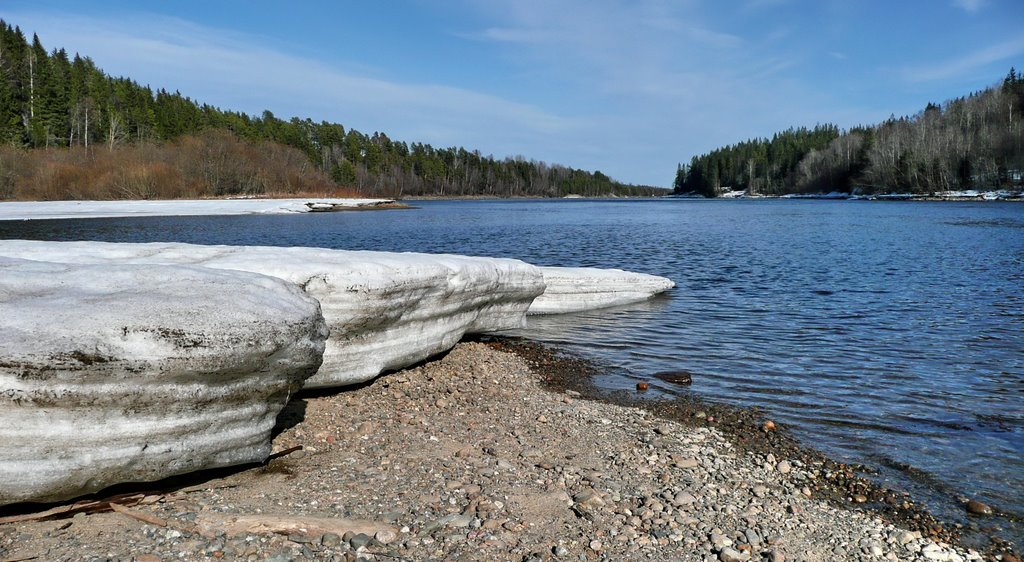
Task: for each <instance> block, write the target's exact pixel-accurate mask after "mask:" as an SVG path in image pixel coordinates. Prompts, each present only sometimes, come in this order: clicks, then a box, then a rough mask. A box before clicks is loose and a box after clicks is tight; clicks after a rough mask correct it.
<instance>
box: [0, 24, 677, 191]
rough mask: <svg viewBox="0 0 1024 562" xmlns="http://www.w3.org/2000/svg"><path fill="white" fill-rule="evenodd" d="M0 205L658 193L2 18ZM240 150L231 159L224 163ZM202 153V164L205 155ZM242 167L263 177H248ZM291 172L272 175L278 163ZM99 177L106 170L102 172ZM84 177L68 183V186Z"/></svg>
mask: <svg viewBox="0 0 1024 562" xmlns="http://www.w3.org/2000/svg"><path fill="white" fill-rule="evenodd" d="M0 146H2V147H3V148H2V150H0V199H37V198H46V199H69V198H80V197H97V198H125V197H140V196H141V197H173V196H177V195H175V194H178V193H180V194H182V196H208V195H237V194H248V195H259V194H266V193H270V192H281V193H295V192H296V190H298V191H317V192H335V191H337V190H343V191H346V192H350V193H360V194H365V195H369V196H382V197H403V196H417V195H426V196H446V197H461V196H488V197H523V196H533V197H562V196H566V195H582V196H604V195H613V196H649V195H662V194H665V193H667V192H668V190H664V189H661V188H656V187H650V186H637V185H630V184H624V183H621V182H619V181H616V180H614V179H612V178H610V177H608V176H607V175H605V174H602V173H601V172H599V171H594V172H590V171H585V170H579V169H574V168H570V167H567V166H561V165H557V164H547V163H545V162H541V161H536V160H529V159H526V158H524V157H521V156H520V157H513V158H503V159H498V158H495V157H494V156H490V155H488V156H485V155H483V154H481V153H480V152H479V151H476V150H467V149H465V148H461V147H449V148H435V147H433V146H431V145H430V144H425V143H417V142H413V143H407V142H404V141H398V140H392V139H391V138H389V137H388V136H387V135H386V134H384V133H380V132H375V133H373V134H372V135H367V134H364V133H361V132H359V131H357V130H355V129H346V128H345V127H344V126H343V125H340V124H338V123H329V122H326V121H320V122H314V121H313V120H312V119H308V118H307V119H299V118H297V117H293V118H291V119H289V120H284V119H280V118H278V117H276V116H274V114H273V113H272V112H270V111H264V112H263V114H262V115H260V116H258V117H257V116H250V115H248V114H245V113H241V112H235V111H227V110H222V109H219V108H217V107H213V106H211V105H208V104H201V103H199V102H197V101H194V100H192V99H191V98H189V97H187V96H184V95H182V94H181V93H179V92H173V93H172V92H168V91H167V90H165V89H157V90H155V91H154V90H153V89H152V88H150V87H149V86H142V85H140V84H138V83H136V82H135V81H133V80H131V79H130V78H114V77H111V76H108V75H107V74H105V73H104V72H103V71H102V70H101V69H99V68H98V67H97V66H96V64H95V63H94V62H93V61H92V60H91V59H90V58H89V57H87V56H81V55H79V54H75V55H74V56H73V57H72V56H69V55H68V53H67V51H65V50H64V49H53V50H51V51H47V50H46V49H45V48H44V47H43V44H42V42H41V41H40V39H39V37H38V36H37V35H33V36H32V40H31V41H28V40H27V39H26V37H25V34H24V33H23V32H22V31H21V29H19V28H18V27H16V26H12V25H10V24H8V23H7V22H5V21H3V20H0ZM239 155H241V158H242V160H241V161H239V162H236V163H229V162H227V161H226V160H224V159H225V158H234V157H236V156H239ZM194 159H199V160H198V161H196V160H194ZM243 163H248V164H254V163H255V164H257V167H258V168H259V170H248V171H246V170H244V169H243V168H244V166H243V165H242V164H243ZM278 165H280V166H283V167H282V168H279V169H274V168H273V167H274V166H278ZM97 174H98V175H97ZM68 178H72V179H75V181H72V182H70V183H68V184H67V187H66V188H63V187H62V186H63V185H65V184H64V183H62V182H63V181H64V180H66V179H68Z"/></svg>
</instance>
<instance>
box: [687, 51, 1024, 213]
mask: <svg viewBox="0 0 1024 562" xmlns="http://www.w3.org/2000/svg"><path fill="white" fill-rule="evenodd" d="M1022 118H1024V76H1021V75H1018V74H1017V71H1016V70H1015V69H1013V68H1011V69H1010V72H1009V74H1007V76H1006V77H1005V78H1004V79H1003V81H1002V82H1001V83H1000V84H998V85H996V86H993V87H990V88H987V89H985V90H983V91H980V92H976V93H974V94H971V95H969V96H966V97H961V98H957V99H954V100H950V101H947V102H945V103H943V104H942V105H937V104H934V103H929V104H928V105H927V106H926V107H925V108H924V109H923V110H922V111H921V112H919V113H917V114H916V115H913V116H910V117H901V118H898V119H897V118H896V117H891V118H889V119H888V120H886V121H885V122H883V123H881V124H878V125H875V126H863V127H855V128H852V129H850V130H847V131H842V130H840V129H839V127H837V126H835V125H831V124H826V125H817V126H815V127H813V128H792V129H789V130H787V131H784V132H781V133H777V134H775V135H774V136H773V137H772V138H771V139H752V140H748V141H745V142H741V143H739V144H736V145H732V146H727V147H723V148H719V149H716V150H713V151H711V152H709V153H707V154H703V155H700V156H694V157H693V158H692V159H691V161H690V162H689V164H688V165H682V164H681V165H680V166H679V167H678V168H677V170H676V179H675V182H674V185H673V191H674V192H675V193H676V194H685V193H691V194H700V195H703V196H705V197H716V196H718V195H721V194H723V193H725V192H730V191H739V190H743V191H745V192H746V193H747V194H749V195H786V194H801V193H827V192H835V191H838V192H846V193H857V194H865V195H868V194H877V193H939V192H949V191H954V190H969V189H1001V188H1015V189H1020V187H1021V186H1022V185H1024V123H1022Z"/></svg>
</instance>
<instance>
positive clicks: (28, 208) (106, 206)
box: [0, 198, 393, 220]
mask: <svg viewBox="0 0 1024 562" xmlns="http://www.w3.org/2000/svg"><path fill="white" fill-rule="evenodd" d="M390 202H393V201H391V200H389V199H332V198H320V199H175V200H159V201H7V202H0V220H37V219H85V218H100V217H155V216H192V215H254V214H283V213H307V212H310V211H323V210H327V209H328V208H329V207H331V206H336V207H372V206H374V205H378V204H382V203H390Z"/></svg>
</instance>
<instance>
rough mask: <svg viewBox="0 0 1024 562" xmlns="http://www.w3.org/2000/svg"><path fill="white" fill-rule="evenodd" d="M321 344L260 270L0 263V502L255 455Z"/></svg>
mask: <svg viewBox="0 0 1024 562" xmlns="http://www.w3.org/2000/svg"><path fill="white" fill-rule="evenodd" d="M326 337H327V329H326V326H325V323H324V320H323V317H322V315H321V313H320V306H319V304H318V303H317V302H316V301H315V300H314V299H312V298H309V297H308V296H307V295H305V294H303V293H302V292H301V291H300V290H299V289H298V288H297V287H295V286H294V285H292V284H290V283H286V282H284V281H282V280H280V279H275V278H272V277H268V276H264V275H257V274H252V273H245V272H240V271H217V270H212V269H205V268H197V267H181V266H159V265H124V264H120V265H112V264H107V265H102V266H98V265H69V264H55V263H41V262H37V261H26V260H19V259H10V258H0V451H2V453H0V505H3V504H9V503H17V502H21V501H54V500H60V499H65V498H70V497H74V496H78V495H81V494H85V493H88V492H93V491H97V490H100V489H102V488H105V487H107V486H109V485H112V484H115V483H119V482H133V481H151V480H158V479H160V478H164V477H167V476H171V475H175V474H181V473H185V472H191V471H195V470H202V469H207V468H215V467H221V466H229V465H235V464H242V463H248V462H256V461H261V460H263V459H265V458H266V457H267V455H269V453H270V431H271V429H272V428H273V426H274V423H275V419H276V417H277V414H278V412H279V411H280V410H281V408H282V407H283V406H284V405H285V403H286V402H287V400H288V397H289V396H290V395H291V393H293V392H295V391H297V390H298V389H299V388H300V387H301V386H302V383H303V381H304V380H305V379H306V378H308V377H309V376H311V375H312V374H313V373H315V372H316V370H317V369H318V368H319V366H320V363H321V357H322V353H323V350H324V340H325V338H326Z"/></svg>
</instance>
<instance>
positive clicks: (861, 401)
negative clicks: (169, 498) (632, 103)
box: [0, 201, 1024, 542]
mask: <svg viewBox="0 0 1024 562" xmlns="http://www.w3.org/2000/svg"><path fill="white" fill-rule="evenodd" d="M419 205H420V207H421V208H420V209H418V210H415V211H406V212H380V213H331V214H313V215H292V216H289V215H279V216H248V217H246V216H234V217H205V218H204V217H156V218H131V219H95V220H90V221H82V220H73V221H38V222H17V223H0V238H36V239H51V240H63V239H102V240H110V241H137V242H139V241H180V242H192V243H207V244H210V243H216V244H265V245H280V246H289V245H299V246H322V247H332V248H347V249H374V250H392V251H420V252H449V253H461V254H469V255H493V256H502V257H516V258H521V259H524V260H527V261H530V262H532V263H536V264H538V265H565V266H596V267H620V268H624V269H632V270H636V271H642V272H646V273H653V274H657V275H664V276H666V277H670V278H672V279H673V280H675V281H676V283H677V288H676V289H674V290H673V291H671V292H670V293H669V294H668V295H667V296H664V297H660V298H658V299H654V300H652V301H650V302H647V303H643V304H640V305H635V306H630V307H621V308H615V309H608V310H604V311H594V312H590V313H582V314H576V315H567V316H543V317H531V318H530V320H529V326H530V327H529V330H528V331H527V332H526V333H528V334H530V336H531V337H535V338H538V339H541V340H544V341H548V342H553V343H558V344H562V345H565V346H567V347H568V348H569V349H571V350H573V351H575V352H577V353H580V354H583V355H585V356H588V357H591V358H594V359H597V360H599V361H601V362H604V363H605V364H608V365H611V366H613V367H614V368H615V369H613V371H612V372H613V373H614V374H613V375H611V376H608V377H604V378H602V379H601V380H600V383H601V384H603V385H606V386H609V387H611V388H621V389H627V390H628V389H632V388H633V387H634V385H635V382H636V380H637V379H640V378H643V379H645V380H650V375H651V374H652V373H655V372H659V371H671V370H686V371H690V372H692V373H693V383H692V385H690V386H689V387H677V386H674V385H670V384H667V383H663V382H661V381H653V382H652V384H651V386H652V390H653V392H651V393H650V394H658V393H662V395H665V394H671V393H673V392H694V393H698V394H700V395H701V396H703V397H705V398H708V399H711V400H718V401H725V402H731V403H737V404H742V405H756V406H760V407H762V408H763V409H765V410H766V411H768V412H770V414H771V415H772V416H773V418H774V419H775V420H776V421H780V422H783V423H787V424H789V425H790V426H791V427H793V428H795V430H796V431H797V432H798V433H799V434H800V435H801V436H803V437H804V438H806V439H807V440H808V441H809V442H811V443H813V444H815V445H817V446H819V447H821V448H823V449H825V450H826V451H828V452H829V453H831V454H833V455H835V456H838V457H840V458H842V459H845V460H849V461H857V462H862V463H867V464H872V465H874V466H876V467H877V468H879V469H880V470H881V478H882V479H883V480H886V481H887V482H889V483H890V484H891V485H894V486H896V487H903V488H912V489H913V490H914V491H916V492H918V493H923V494H924V497H926V498H927V499H928V500H930V501H931V502H932V505H933V507H936V506H938V507H939V508H943V507H945V508H948V509H949V511H950V512H955V513H959V509H958V508H957V507H956V506H955V501H954V500H953V499H952V498H951V496H953V495H956V494H963V495H966V496H972V497H978V498H980V499H982V500H983V501H986V502H987V503H991V504H993V505H996V506H998V507H1000V508H1001V509H1004V510H1006V511H1012V512H1015V513H1017V514H1021V513H1024V408H1022V399H1021V396H1024V295H1022V287H1024V237H1022V236H1021V230H1020V228H1021V225H1022V224H1024V205H1020V204H1013V203H922V202H909V203H897V202H886V203H868V202H854V201H838V202H834V201H602V202H595V201H466V202H423V203H422V204H419ZM1011 534H1014V536H1015V540H1017V541H1018V542H1019V541H1020V540H1021V536H1022V535H1021V532H1020V530H1019V528H1017V529H1016V530H1015V531H1011Z"/></svg>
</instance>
